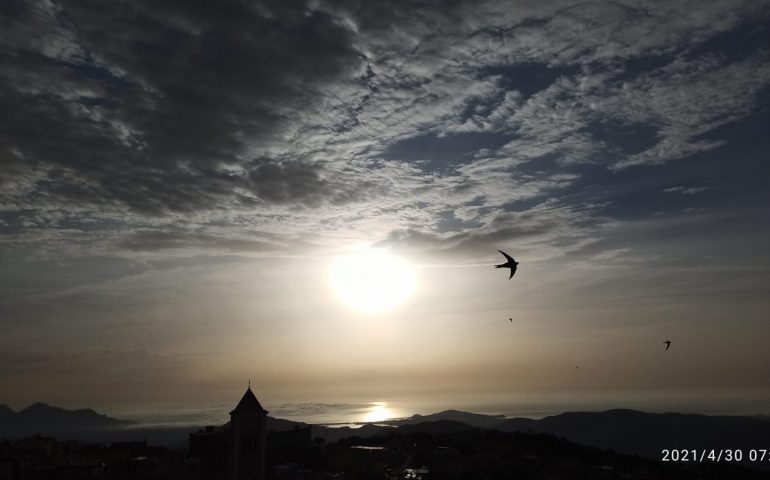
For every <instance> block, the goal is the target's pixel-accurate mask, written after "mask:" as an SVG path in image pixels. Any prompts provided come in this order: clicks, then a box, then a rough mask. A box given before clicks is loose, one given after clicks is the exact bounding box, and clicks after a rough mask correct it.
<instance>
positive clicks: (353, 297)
mask: <svg viewBox="0 0 770 480" xmlns="http://www.w3.org/2000/svg"><path fill="white" fill-rule="evenodd" d="M330 276H331V286H332V289H333V290H334V293H335V295H336V296H337V298H338V299H339V300H340V301H341V302H342V303H344V304H345V305H347V306H349V307H351V308H353V309H355V310H358V311H359V312H362V313H382V312H386V311H388V310H391V309H393V308H395V307H397V306H398V305H400V304H402V303H403V302H404V301H405V300H406V299H408V298H409V297H410V296H411V295H412V294H413V293H414V291H415V289H416V287H417V279H416V275H415V270H414V267H412V266H411V265H410V264H409V263H407V262H406V261H404V260H403V259H401V258H399V257H397V256H395V255H392V254H390V253H388V252H386V251H383V250H377V249H368V250H366V251H364V252H360V253H356V254H354V255H348V256H344V257H339V258H337V259H336V260H335V262H334V263H333V264H332V267H331V275H330Z"/></svg>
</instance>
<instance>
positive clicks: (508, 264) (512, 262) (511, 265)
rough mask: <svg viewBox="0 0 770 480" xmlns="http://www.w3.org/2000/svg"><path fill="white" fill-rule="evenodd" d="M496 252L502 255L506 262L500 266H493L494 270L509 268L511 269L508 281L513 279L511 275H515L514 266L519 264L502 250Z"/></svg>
mask: <svg viewBox="0 0 770 480" xmlns="http://www.w3.org/2000/svg"><path fill="white" fill-rule="evenodd" d="M498 252H500V253H502V254H503V256H504V257H505V259H506V260H508V261H507V262H505V263H501V264H500V265H495V268H510V269H511V275H510V276H509V277H508V280H510V279H512V278H513V274H514V273H516V265H518V264H519V262H517V261H516V260H514V259H513V257H511V256H510V255H508V254H507V253H505V252H504V251H502V250H498Z"/></svg>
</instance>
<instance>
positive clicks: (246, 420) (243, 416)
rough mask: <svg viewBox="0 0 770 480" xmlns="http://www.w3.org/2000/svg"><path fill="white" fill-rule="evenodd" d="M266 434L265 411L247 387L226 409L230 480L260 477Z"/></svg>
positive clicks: (263, 468) (261, 476)
mask: <svg viewBox="0 0 770 480" xmlns="http://www.w3.org/2000/svg"><path fill="white" fill-rule="evenodd" d="M266 434H267V410H265V409H264V408H262V405H260V404H259V401H258V400H257V397H255V396H254V393H253V392H252V391H251V386H249V388H248V389H246V393H244V394H243V398H241V401H240V402H238V405H237V406H236V407H235V409H234V410H233V411H232V412H230V452H229V457H230V459H229V460H230V463H229V467H230V468H229V475H228V477H229V478H230V480H264V478H265V436H266Z"/></svg>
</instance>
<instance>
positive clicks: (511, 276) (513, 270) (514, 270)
mask: <svg viewBox="0 0 770 480" xmlns="http://www.w3.org/2000/svg"><path fill="white" fill-rule="evenodd" d="M509 268H510V269H511V275H510V276H509V277H508V280H510V279H512V278H513V274H514V273H516V265H514V266H512V267H509Z"/></svg>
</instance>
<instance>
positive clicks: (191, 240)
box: [0, 0, 770, 413]
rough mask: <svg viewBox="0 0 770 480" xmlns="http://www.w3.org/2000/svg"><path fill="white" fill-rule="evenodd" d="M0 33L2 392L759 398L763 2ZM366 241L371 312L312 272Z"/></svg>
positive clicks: (68, 20)
mask: <svg viewBox="0 0 770 480" xmlns="http://www.w3.org/2000/svg"><path fill="white" fill-rule="evenodd" d="M0 25H2V28H1V29H0V111H2V112H3V114H2V117H1V119H0V403H5V404H8V405H10V406H11V407H13V408H22V407H24V406H26V405H29V404H30V403H33V402H37V401H44V402H48V403H52V404H56V405H61V406H67V407H95V408H108V407H110V406H113V405H133V406H141V405H151V404H158V403H165V404H175V403H178V404H181V403H185V404H196V403H197V404H205V403H207V402H220V401H221V402H224V403H227V404H229V403H233V402H234V401H236V400H237V398H239V396H240V394H241V393H242V391H243V390H244V388H245V386H246V383H247V381H248V380H249V379H250V380H251V385H252V388H253V389H254V390H255V392H256V393H257V396H258V397H259V398H260V401H261V402H262V404H263V405H265V407H266V408H267V409H268V410H270V405H271V404H278V403H279V402H285V401H295V402H314V401H337V402H346V401H359V400H360V399H363V400H366V401H381V400H390V399H398V398H420V399H422V400H424V401H425V402H428V403H429V402H431V401H435V402H436V403H438V399H442V402H444V403H448V404H451V403H452V402H453V401H454V402H456V403H457V404H460V403H462V402H465V403H468V402H471V403H472V401H473V399H478V398H492V397H494V398H502V399H505V398H511V399H514V398H521V397H522V396H526V397H527V398H547V399H549V401H552V402H554V401H558V402H560V404H563V405H567V406H569V405H570V404H573V405H578V404H579V399H581V398H586V396H590V395H593V394H596V395H604V396H605V397H606V396H607V395H610V397H611V396H612V395H613V392H616V393H617V395H618V397H617V398H621V394H622V393H623V392H626V393H625V395H626V396H625V397H622V398H625V399H629V398H631V399H633V398H642V397H643V398H645V399H650V398H652V399H653V400H654V401H653V402H652V403H655V402H657V403H655V405H658V406H659V407H660V408H669V409H676V408H680V407H681V408H685V407H683V406H682V405H684V403H682V401H681V399H682V398H703V397H704V395H705V396H711V397H710V398H715V399H717V400H715V402H716V403H717V404H719V405H721V406H722V407H723V409H724V410H725V411H732V410H736V409H738V403H736V402H737V400H736V399H737V398H743V399H746V398H755V399H758V398H765V399H770V380H768V379H770V350H769V349H768V348H767V341H768V339H770V324H769V323H768V321H769V320H770V319H769V318H768V312H770V255H769V254H768V253H769V252H768V247H767V246H768V245H770V223H768V217H769V215H768V214H770V189H768V187H767V185H768V181H770V163H769V162H768V158H767V157H768V151H770V135H768V134H769V133H770V128H769V127H768V126H769V125H770V109H769V108H768V107H770V102H769V101H768V100H769V99H770V89H769V88H768V87H769V86H770V45H769V44H768V42H767V39H768V38H770V2H767V1H757V0H747V1H738V0H710V1H706V2H692V1H689V2H688V1H681V0H667V1H638V0H634V1H630V0H628V1H626V0H618V1H611V2H585V3H581V2H574V1H560V0H555V1H549V2H541V1H514V0H511V1H473V2H471V1H465V2H459V1H438V0H435V1H428V0H421V1H417V0H394V1H390V2H368V1H363V0H361V1H356V0H339V1H333V2H332V1H329V2H326V1H318V0H307V1H299V0H296V1H295V0H290V1H287V0H280V1H279V0H276V1H268V0H260V1H258V2H252V1H245V0H244V1H237V0H222V1H217V2H204V1H189V0H164V1H160V2H159V1H156V0H138V1H127V0H125V1H124V0H116V1H114V2H107V3H105V2H99V1H94V0H55V1H54V0H39V1H37V0H36V1H21V0H10V1H4V2H2V3H0ZM498 249H500V250H504V251H506V252H507V253H509V254H510V255H512V256H513V257H515V258H516V260H517V261H518V262H520V265H519V268H518V271H517V273H516V275H515V276H514V277H513V279H511V280H508V275H507V271H501V270H496V269H494V268H493V265H495V264H498V263H503V262H504V259H503V257H502V256H501V255H500V254H499V253H498V252H497V250H498ZM372 251H374V252H380V253H381V254H382V255H385V254H387V255H390V256H389V257H386V258H388V259H390V260H389V261H395V260H393V259H396V258H398V259H400V260H399V261H401V262H403V263H404V265H406V266H407V267H406V268H408V269H412V270H411V271H413V272H414V291H413V293H411V294H410V295H408V298H405V299H404V301H403V302H401V303H399V304H397V305H395V304H394V305H393V306H392V308H390V309H387V310H386V311H380V312H376V313H371V312H365V311H361V310H360V309H356V308H354V306H353V305H351V304H350V303H349V302H348V303H346V302H343V301H340V298H339V292H336V293H335V290H334V288H333V284H332V282H331V281H330V278H331V276H332V274H331V273H330V272H331V271H332V270H333V268H334V267H333V266H334V265H338V264H339V262H340V261H341V260H340V259H341V258H349V257H350V255H356V254H362V252H372ZM383 252H384V253H383ZM354 258H358V259H361V258H362V257H354ZM363 258H364V260H366V259H367V258H368V257H363ZM354 263H355V261H354ZM359 263H365V264H368V263H367V261H363V262H359ZM386 266H387V265H386ZM375 270H376V271H375ZM381 271H382V268H380V267H379V266H378V267H377V268H371V269H370V270H369V271H368V274H364V275H363V277H361V278H359V279H358V280H357V281H356V282H357V283H358V284H360V285H361V286H363V288H367V286H369V287H370V288H371V286H372V285H375V286H376V285H379V284H376V283H374V284H373V283H371V282H376V279H378V278H381V277H380V275H379V272H381ZM365 272H366V271H365ZM359 273H360V272H359ZM394 281H395V283H397V284H402V285H403V284H405V283H404V282H405V281H406V280H405V279H404V278H399V277H396V278H395V280H394ZM377 288H379V287H377ZM387 288H390V287H383V289H387ZM375 290H376V288H375ZM509 318H511V319H512V320H509ZM667 339H668V340H671V341H672V345H671V349H670V350H669V351H665V346H664V345H663V344H662V342H663V340H667ZM577 366H579V367H580V368H579V369H577V368H575V367H577ZM629 392H630V393H629ZM672 392H673V393H672ZM763 395H764V396H763ZM469 399H470V400H469ZM677 402H679V403H677ZM720 402H721V403H720ZM619 403H620V402H619ZM233 404H234V403H233ZM624 405H626V404H623V405H621V404H618V405H617V406H624ZM765 405H766V403H765ZM758 409H759V408H758ZM755 413H770V412H768V411H766V410H765V411H757V412H755Z"/></svg>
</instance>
